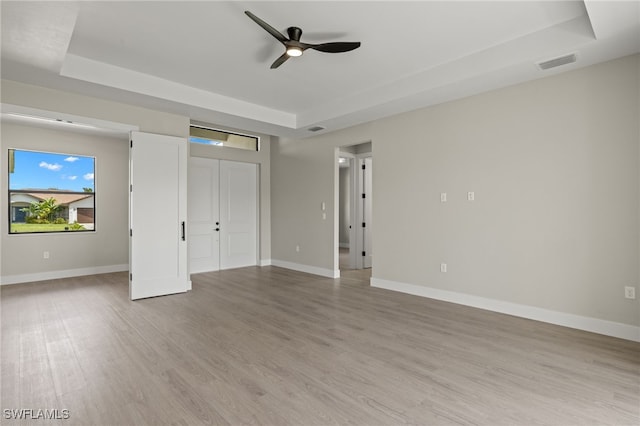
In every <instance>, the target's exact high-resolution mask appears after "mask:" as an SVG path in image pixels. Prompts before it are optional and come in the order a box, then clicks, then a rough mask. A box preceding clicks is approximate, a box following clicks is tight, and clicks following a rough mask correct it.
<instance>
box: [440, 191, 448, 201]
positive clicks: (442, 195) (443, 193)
mask: <svg viewBox="0 0 640 426" xmlns="http://www.w3.org/2000/svg"><path fill="white" fill-rule="evenodd" d="M440 202H441V203H446V202H447V193H446V192H441V193H440Z"/></svg>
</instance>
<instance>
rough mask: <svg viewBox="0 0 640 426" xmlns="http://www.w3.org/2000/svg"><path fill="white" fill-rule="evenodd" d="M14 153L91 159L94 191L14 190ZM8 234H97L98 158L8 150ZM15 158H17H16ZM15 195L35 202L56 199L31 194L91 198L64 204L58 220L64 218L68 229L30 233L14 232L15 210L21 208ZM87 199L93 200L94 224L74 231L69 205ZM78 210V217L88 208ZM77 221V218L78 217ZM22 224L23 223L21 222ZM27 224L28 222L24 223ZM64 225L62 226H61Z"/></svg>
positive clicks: (35, 150) (30, 150) (49, 152)
mask: <svg viewBox="0 0 640 426" xmlns="http://www.w3.org/2000/svg"><path fill="white" fill-rule="evenodd" d="M12 151H13V153H14V154H13V156H15V153H16V152H31V153H40V154H52V155H59V156H64V157H80V158H83V159H91V160H92V163H93V164H92V170H91V172H92V173H93V184H92V188H91V189H92V191H90V192H89V191H82V192H81V191H71V190H53V189H39V188H26V189H12V188H11V176H12V174H13V173H12V170H14V168H15V160H13V161H12V154H11V152H12ZM7 157H8V160H7V166H8V167H7V171H6V173H7V212H8V214H7V234H8V235H9V236H14V235H49V234H51V235H60V234H85V233H87V232H89V233H95V232H97V226H96V222H97V221H96V216H97V214H96V213H97V168H98V167H97V164H98V158H97V156H95V155H86V154H69V153H64V152H54V151H45V150H40V149H25V148H13V147H11V148H7ZM14 158H15V157H14ZM14 194H27V195H29V197H31V198H34V199H35V200H38V199H40V200H41V201H44V200H46V199H49V198H54V197H47V198H42V197H36V196H33V195H31V194H38V195H45V196H46V195H51V196H53V195H55V194H63V195H74V194H75V195H83V194H89V195H90V197H84V198H79V199H78V200H75V201H70V202H67V203H63V204H67V205H66V206H63V207H64V210H65V211H64V212H63V213H62V215H58V216H57V217H56V218H59V217H63V218H64V219H65V220H66V221H67V222H66V225H68V227H65V229H61V230H51V231H28V232H12V224H14V223H16V222H14V221H13V219H14V212H15V209H16V208H18V207H19V206H16V205H15V203H13V205H12V202H11V201H12V195H14ZM86 198H91V199H92V205H93V207H92V210H93V223H92V226H91V228H89V229H86V228H85V229H72V227H71V226H72V225H73V224H72V223H69V214H70V210H69V209H70V207H69V205H68V204H71V203H75V202H79V201H82V200H83V199H86ZM24 203H29V202H28V201H24ZM28 206H29V204H26V206H22V208H25V207H28ZM74 208H75V209H76V215H77V210H78V209H80V208H83V209H84V208H87V207H74ZM27 215H28V213H25V218H26V217H27ZM76 219H77V216H76ZM75 222H77V220H76V221H75ZM20 223H22V222H20ZM24 223H26V222H24ZM60 225H62V224H60Z"/></svg>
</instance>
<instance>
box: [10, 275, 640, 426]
mask: <svg viewBox="0 0 640 426" xmlns="http://www.w3.org/2000/svg"><path fill="white" fill-rule="evenodd" d="M367 273H368V271H345V272H344V273H343V274H344V277H343V278H341V279H338V280H331V279H325V278H322V277H317V276H314V275H309V274H304V273H299V272H293V271H289V270H285V269H281V268H276V267H264V268H258V267H255V268H242V269H236V270H229V271H221V272H215V273H207V274H199V275H194V276H193V277H192V279H193V290H192V291H191V292H189V293H186V294H179V295H173V296H167V297H159V298H153V299H146V300H141V301H136V302H131V301H129V300H128V297H127V296H128V282H127V275H126V274H125V273H115V274H105V275H97V276H90V277H80V278H71V279H64V280H53V281H48V282H41V283H31V284H20V285H12V286H4V287H2V288H0V297H1V304H0V307H1V309H2V312H1V319H2V326H1V331H2V348H1V355H2V359H1V364H0V368H1V374H2V375H1V379H2V383H1V392H2V393H1V397H0V401H1V407H2V409H3V411H2V413H0V415H2V419H1V420H0V422H1V423H2V424H3V425H4V424H37V425H43V424H57V425H61V424H64V425H68V424H74V425H76V424H77V425H89V424H95V425H161V424H172V425H200V424H215V425H218V424H219V425H245V424H251V425H254V424H255V425H258V424H264V425H396V424H413V425H446V424H471V425H474V424H479V425H590V424H592V425H638V424H640V344H638V343H634V342H629V341H624V340H619V339H615V338H609V337H605V336H600V335H595V334H591V333H586V332H582V331H577V330H571V329H567V328H563V327H558V326H553V325H549V324H543V323H538V322H535V321H530V320H525V319H521V318H515V317H510V316H507V315H502V314H496V313H491V312H487V311H482V310H479V309H474V308H468V307H463V306H459V305H454V304H450V303H445V302H440V301H434V300H430V299H425V298H419V297H415V296H409V295H405V294H400V293H394V292H391V291H387V290H383V289H376V288H371V287H369V285H368V276H367ZM5 409H34V410H37V409H58V410H63V409H66V410H69V414H70V418H69V419H68V420H52V421H50V422H49V421H46V420H42V419H40V420H33V421H21V422H13V421H10V420H7V419H6V417H5V411H4V410H5Z"/></svg>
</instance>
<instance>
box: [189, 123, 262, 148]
mask: <svg viewBox="0 0 640 426" xmlns="http://www.w3.org/2000/svg"><path fill="white" fill-rule="evenodd" d="M189 135H190V136H189V142H191V143H199V144H203V145H211V146H221V147H228V148H239V149H247V150H249V151H259V150H260V139H259V138H258V137H257V136H248V135H241V134H239V133H231V132H225V131H223V130H216V129H209V128H207V127H200V126H191V128H190V130H189Z"/></svg>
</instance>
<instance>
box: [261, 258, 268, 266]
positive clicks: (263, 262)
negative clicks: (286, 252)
mask: <svg viewBox="0 0 640 426" xmlns="http://www.w3.org/2000/svg"><path fill="white" fill-rule="evenodd" d="M260 266H271V259H260Z"/></svg>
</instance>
